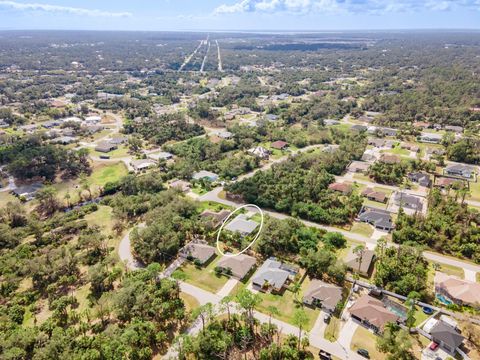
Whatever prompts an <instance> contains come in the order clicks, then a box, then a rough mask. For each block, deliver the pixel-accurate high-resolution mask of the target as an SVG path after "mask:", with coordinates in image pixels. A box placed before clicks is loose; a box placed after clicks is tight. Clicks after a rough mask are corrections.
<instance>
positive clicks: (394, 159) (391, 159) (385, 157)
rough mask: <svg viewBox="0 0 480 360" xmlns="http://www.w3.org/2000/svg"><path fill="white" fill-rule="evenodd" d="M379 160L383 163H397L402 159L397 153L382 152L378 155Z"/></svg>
mask: <svg viewBox="0 0 480 360" xmlns="http://www.w3.org/2000/svg"><path fill="white" fill-rule="evenodd" d="M379 161H381V162H383V163H385V164H399V163H400V162H401V161H402V160H401V159H400V157H399V156H397V155H393V154H387V153H383V154H382V155H380V159H379Z"/></svg>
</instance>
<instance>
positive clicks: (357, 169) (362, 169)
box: [347, 160, 370, 173]
mask: <svg viewBox="0 0 480 360" xmlns="http://www.w3.org/2000/svg"><path fill="white" fill-rule="evenodd" d="M369 167H370V164H369V163H367V162H364V161H356V160H354V161H352V162H351V163H350V165H348V167H347V170H348V171H349V172H353V173H366V172H368V168H369Z"/></svg>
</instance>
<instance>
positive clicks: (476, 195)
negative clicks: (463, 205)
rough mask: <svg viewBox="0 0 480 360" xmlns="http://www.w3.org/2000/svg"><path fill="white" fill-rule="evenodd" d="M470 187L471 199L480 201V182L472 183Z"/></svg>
mask: <svg viewBox="0 0 480 360" xmlns="http://www.w3.org/2000/svg"><path fill="white" fill-rule="evenodd" d="M469 185H470V194H471V196H470V199H472V200H477V201H480V181H478V180H477V182H473V181H471V182H470V183H469Z"/></svg>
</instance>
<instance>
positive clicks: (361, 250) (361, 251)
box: [353, 245, 365, 273]
mask: <svg viewBox="0 0 480 360" xmlns="http://www.w3.org/2000/svg"><path fill="white" fill-rule="evenodd" d="M353 253H354V254H355V255H357V261H358V270H357V273H360V268H361V266H362V260H363V255H364V254H365V246H364V245H358V246H355V248H354V249H353Z"/></svg>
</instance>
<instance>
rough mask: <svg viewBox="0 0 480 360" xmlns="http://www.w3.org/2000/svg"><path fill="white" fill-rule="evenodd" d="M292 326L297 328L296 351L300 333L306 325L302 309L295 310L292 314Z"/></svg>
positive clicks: (299, 342)
mask: <svg viewBox="0 0 480 360" xmlns="http://www.w3.org/2000/svg"><path fill="white" fill-rule="evenodd" d="M293 324H294V325H295V326H298V350H299V351H300V344H301V342H302V331H303V329H304V328H305V326H307V324H308V316H307V314H306V313H305V310H303V309H302V308H300V309H297V310H295V312H294V314H293Z"/></svg>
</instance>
